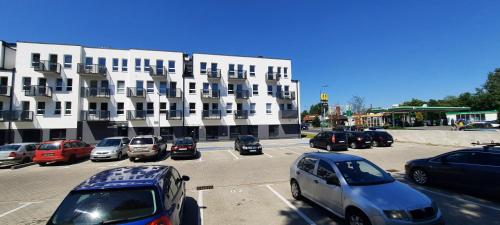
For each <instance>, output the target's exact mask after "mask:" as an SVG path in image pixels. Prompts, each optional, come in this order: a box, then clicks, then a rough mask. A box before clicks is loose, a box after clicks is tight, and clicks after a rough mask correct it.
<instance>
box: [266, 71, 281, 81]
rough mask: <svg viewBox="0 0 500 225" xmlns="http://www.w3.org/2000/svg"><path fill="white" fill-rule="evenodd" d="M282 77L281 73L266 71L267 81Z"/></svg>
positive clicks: (277, 79)
mask: <svg viewBox="0 0 500 225" xmlns="http://www.w3.org/2000/svg"><path fill="white" fill-rule="evenodd" d="M280 78H281V74H279V73H275V72H267V73H266V81H273V82H275V81H279V80H280Z"/></svg>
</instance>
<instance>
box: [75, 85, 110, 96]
mask: <svg viewBox="0 0 500 225" xmlns="http://www.w3.org/2000/svg"><path fill="white" fill-rule="evenodd" d="M110 93H111V89H109V88H107V87H101V88H89V87H82V97H87V98H88V97H95V98H109V96H110Z"/></svg>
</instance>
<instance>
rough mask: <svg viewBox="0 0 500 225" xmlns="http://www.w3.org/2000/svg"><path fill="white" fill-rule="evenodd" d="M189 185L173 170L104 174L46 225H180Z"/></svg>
mask: <svg viewBox="0 0 500 225" xmlns="http://www.w3.org/2000/svg"><path fill="white" fill-rule="evenodd" d="M186 181H189V177H188V176H181V175H179V172H178V171H177V170H176V169H175V168H173V167H171V166H137V167H120V168H114V169H110V170H105V171H102V172H100V173H98V174H96V175H94V176H92V177H91V178H89V179H88V180H86V181H84V182H83V183H81V184H80V185H78V186H77V187H75V188H74V189H73V190H72V191H71V192H70V193H69V194H68V196H66V198H65V199H64V200H63V202H62V203H61V205H59V207H58V208H57V210H56V211H55V213H54V214H53V215H52V217H51V218H50V220H49V221H48V223H47V224H48V225H49V224H50V225H59V224H73V225H78V224H86V225H89V224H126V225H139V224H141V225H144V224H147V225H160V224H162V225H179V224H181V218H182V210H183V206H184V198H185V197H186V187H185V182H186Z"/></svg>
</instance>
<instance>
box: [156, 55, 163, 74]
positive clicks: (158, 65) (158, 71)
mask: <svg viewBox="0 0 500 225" xmlns="http://www.w3.org/2000/svg"><path fill="white" fill-rule="evenodd" d="M155 73H156V74H161V75H163V60H161V59H158V60H156V71H155Z"/></svg>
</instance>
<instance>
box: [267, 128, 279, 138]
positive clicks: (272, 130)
mask: <svg viewBox="0 0 500 225" xmlns="http://www.w3.org/2000/svg"><path fill="white" fill-rule="evenodd" d="M279 129H280V125H269V137H270V138H272V137H278V135H279V133H280V132H279Z"/></svg>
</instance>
